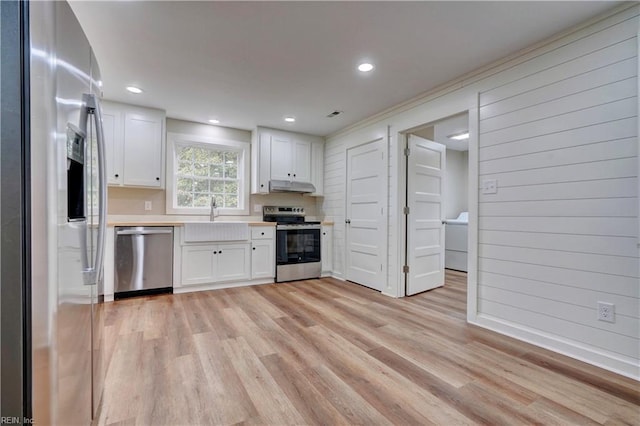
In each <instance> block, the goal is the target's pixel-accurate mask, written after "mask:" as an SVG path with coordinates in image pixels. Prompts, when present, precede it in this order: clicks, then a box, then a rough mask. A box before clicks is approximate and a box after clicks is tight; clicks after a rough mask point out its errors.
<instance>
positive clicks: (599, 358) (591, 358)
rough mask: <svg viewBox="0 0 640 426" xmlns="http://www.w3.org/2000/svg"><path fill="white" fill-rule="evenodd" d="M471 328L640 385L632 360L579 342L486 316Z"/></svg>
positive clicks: (638, 371)
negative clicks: (539, 348) (597, 368)
mask: <svg viewBox="0 0 640 426" xmlns="http://www.w3.org/2000/svg"><path fill="white" fill-rule="evenodd" d="M468 322H469V324H473V325H477V326H478V327H482V328H486V329H488V330H491V331H495V332H497V333H500V334H504V335H506V336H509V337H513V338H514V339H518V340H522V341H524V342H527V343H531V344H532V345H535V346H539V347H541V348H544V349H548V350H550V351H553V352H557V353H559V354H562V355H566V356H568V357H570V358H574V359H577V360H579V361H583V362H586V363H587V364H591V365H595V366H596V367H600V368H603V369H605V370H609V371H611V372H614V373H616V374H620V375H621V376H625V377H629V378H631V379H634V380H638V381H640V365H638V362H637V361H634V360H633V359H631V358H623V357H621V356H617V355H615V354H611V353H608V352H605V351H602V350H598V349H596V348H592V347H588V346H586V345H582V344H580V343H577V342H572V341H570V340H566V339H563V338H560V337H558V336H553V335H550V334H547V333H543V332H541V331H539V330H535V329H532V328H529V327H524V326H521V325H518V324H514V323H511V322H508V321H504V320H502V319H499V318H495V317H492V316H489V315H485V314H478V315H477V316H476V317H475V320H473V321H471V320H468Z"/></svg>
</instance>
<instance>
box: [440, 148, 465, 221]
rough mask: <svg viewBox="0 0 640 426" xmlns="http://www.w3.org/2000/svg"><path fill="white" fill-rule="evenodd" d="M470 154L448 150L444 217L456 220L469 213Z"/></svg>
mask: <svg viewBox="0 0 640 426" xmlns="http://www.w3.org/2000/svg"><path fill="white" fill-rule="evenodd" d="M468 181H469V152H468V151H456V150H455V149H447V157H446V169H445V175H444V216H445V219H455V218H456V217H458V215H459V214H460V213H461V212H466V211H469V192H468V186H469V185H468Z"/></svg>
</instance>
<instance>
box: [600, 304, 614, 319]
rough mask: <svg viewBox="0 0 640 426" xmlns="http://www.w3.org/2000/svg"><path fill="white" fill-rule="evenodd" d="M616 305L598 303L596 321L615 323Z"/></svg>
mask: <svg viewBox="0 0 640 426" xmlns="http://www.w3.org/2000/svg"><path fill="white" fill-rule="evenodd" d="M615 309H616V305H614V304H613V303H606V302H598V321H606V322H616V310H615Z"/></svg>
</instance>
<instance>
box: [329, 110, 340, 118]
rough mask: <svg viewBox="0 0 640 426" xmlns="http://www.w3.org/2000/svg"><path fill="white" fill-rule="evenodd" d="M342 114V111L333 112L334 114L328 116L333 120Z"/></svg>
mask: <svg viewBox="0 0 640 426" xmlns="http://www.w3.org/2000/svg"><path fill="white" fill-rule="evenodd" d="M340 114H342V111H337V110H336V111H333V112H332V113H329V114H327V118H333V117H336V116H338V115H340Z"/></svg>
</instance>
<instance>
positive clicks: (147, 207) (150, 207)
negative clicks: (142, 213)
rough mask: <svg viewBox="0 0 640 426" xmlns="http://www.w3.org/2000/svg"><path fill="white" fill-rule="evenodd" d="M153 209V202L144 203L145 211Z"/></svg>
mask: <svg viewBox="0 0 640 426" xmlns="http://www.w3.org/2000/svg"><path fill="white" fill-rule="evenodd" d="M152 208H153V204H151V201H145V202H144V209H145V210H151V209H152Z"/></svg>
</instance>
